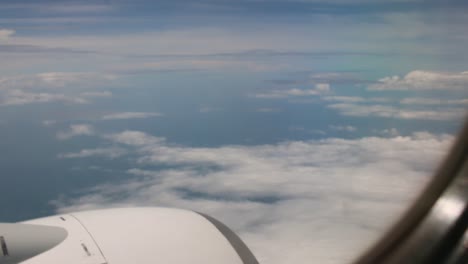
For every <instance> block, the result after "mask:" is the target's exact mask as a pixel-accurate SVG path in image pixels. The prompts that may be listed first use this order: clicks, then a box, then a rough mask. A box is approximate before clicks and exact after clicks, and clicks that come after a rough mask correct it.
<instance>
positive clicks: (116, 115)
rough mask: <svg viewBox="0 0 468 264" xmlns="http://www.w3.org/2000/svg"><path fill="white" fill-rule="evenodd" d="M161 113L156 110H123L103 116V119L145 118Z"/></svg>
mask: <svg viewBox="0 0 468 264" xmlns="http://www.w3.org/2000/svg"><path fill="white" fill-rule="evenodd" d="M159 116H161V114H160V113H156V112H121V113H113V114H108V115H105V116H103V117H102V118H101V119H102V120H119V119H143V118H150V117H159Z"/></svg>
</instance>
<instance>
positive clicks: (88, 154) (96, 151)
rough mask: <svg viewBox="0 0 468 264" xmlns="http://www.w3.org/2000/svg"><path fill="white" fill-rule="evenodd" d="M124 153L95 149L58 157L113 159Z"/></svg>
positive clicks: (119, 150) (63, 154)
mask: <svg viewBox="0 0 468 264" xmlns="http://www.w3.org/2000/svg"><path fill="white" fill-rule="evenodd" d="M125 153H126V151H125V150H124V149H122V148H115V147H114V148H95V149H83V150H80V151H79V152H71V153H62V154H59V155H58V157H59V158H62V159H73V158H89V157H104V158H108V159H115V158H118V157H121V156H123V155H125Z"/></svg>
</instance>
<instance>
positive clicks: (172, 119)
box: [0, 0, 468, 264]
mask: <svg viewBox="0 0 468 264" xmlns="http://www.w3.org/2000/svg"><path fill="white" fill-rule="evenodd" d="M441 2H442V3H441ZM465 2H466V1H423V0H390V1H385V2H384V1H371V0H358V1H345V0H333V1H325V0H323V1H322V0H272V1H267V0H264V1H262V0H239V1H227V0H218V1H217V0H199V1H178V0H175V1H166V0H162V1H159V0H158V1H149V0H148V1H146V0H137V1H130V0H116V1H113V0H108V1H48V0H44V1H42V0H40V1H21V0H20V1H13V0H11V1H10V0H2V1H1V2H0V149H1V150H2V151H1V152H0V180H1V183H0V193H1V194H2V199H0V206H1V208H2V210H0V222H14V221H21V220H26V219H31V218H37V217H42V216H47V215H52V214H56V213H63V212H73V211H78V210H88V209H95V208H108V207H128V206H164V207H178V208H185V209H190V210H195V211H199V212H204V213H207V214H209V215H212V216H214V217H216V218H217V219H219V220H221V221H223V222H224V223H226V224H227V225H228V226H230V227H231V228H232V229H233V230H234V231H235V232H236V233H238V234H239V235H240V236H241V237H242V239H243V240H244V241H245V242H246V244H247V245H248V246H249V247H250V248H251V249H252V251H253V253H254V254H255V255H256V257H257V258H258V260H259V261H260V262H261V263H273V264H279V263H324V264H328V263H330V264H332V263H333V264H335V263H346V261H348V262H349V261H351V260H352V259H354V258H356V257H357V256H358V255H359V253H360V252H362V251H363V250H364V249H365V248H366V247H367V246H369V245H371V244H372V242H373V241H375V240H376V239H378V238H379V236H380V235H382V234H383V232H384V231H385V230H386V228H388V227H389V226H390V225H391V224H392V221H394V220H396V219H397V218H398V216H399V215H400V214H401V213H402V212H403V211H404V210H405V209H406V207H407V206H408V205H409V203H410V202H411V201H412V199H414V198H415V197H416V196H417V195H418V190H421V189H422V188H423V187H424V185H425V184H426V183H427V182H428V181H429V180H430V176H431V174H432V173H433V171H434V169H435V168H436V167H437V165H438V164H439V162H440V161H441V160H442V158H443V157H444V155H445V154H446V153H447V151H448V149H449V148H450V144H451V143H452V142H453V140H454V138H455V136H456V133H457V132H458V130H459V129H460V127H461V125H462V121H463V120H464V118H465V114H466V110H467V109H468V108H467V106H468V88H467V87H468V65H467V62H468V54H467V53H466V47H468V27H467V25H468V16H466V13H467V12H468V4H466V3H465Z"/></svg>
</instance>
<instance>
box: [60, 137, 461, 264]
mask: <svg viewBox="0 0 468 264" xmlns="http://www.w3.org/2000/svg"><path fill="white" fill-rule="evenodd" d="M103 137H104V138H105V139H106V140H107V141H108V143H112V144H114V145H115V147H114V149H107V150H106V151H97V150H82V151H79V152H77V153H76V154H71V153H69V154H66V155H67V156H68V157H70V158H72V157H73V158H79V157H80V156H82V157H87V156H89V155H94V156H106V155H107V157H115V156H116V155H117V154H118V155H120V154H122V153H124V152H126V154H127V155H128V157H129V159H131V160H134V161H135V162H134V167H133V168H131V169H129V170H128V171H127V173H128V174H129V175H130V176H131V177H130V178H129V179H128V180H127V181H126V182H123V183H120V184H113V183H109V184H104V185H100V186H97V187H94V188H93V189H91V190H88V194H86V195H84V196H82V197H79V198H77V199H71V200H57V201H54V202H53V204H55V205H56V206H57V207H58V211H60V212H69V211H76V210H83V209H91V208H103V207H111V206H143V205H148V206H170V207H180V208H187V209H192V210H197V211H202V212H205V213H208V214H210V215H213V216H215V217H217V218H219V219H221V220H222V221H224V222H226V223H227V224H228V225H229V226H231V227H232V228H233V229H234V230H235V231H236V232H238V233H239V234H240V235H241V236H242V237H243V238H244V239H245V241H246V242H247V244H248V245H249V246H250V247H251V248H252V249H253V251H254V253H255V254H256V256H257V257H258V258H259V260H260V261H261V262H265V263H267V262H268V263H309V262H310V261H314V260H317V261H320V262H321V263H343V262H346V261H350V260H352V259H353V258H354V257H356V255H357V254H358V253H359V252H361V251H362V250H363V249H364V248H365V247H366V246H367V245H369V244H370V243H372V241H373V240H375V239H377V238H378V237H379V236H380V235H381V234H382V232H383V231H384V230H385V228H387V227H388V225H389V224H390V223H391V221H392V220H395V219H396V218H397V217H398V215H399V214H400V213H401V212H402V211H403V210H404V209H405V208H406V206H407V205H408V203H409V201H411V200H412V199H413V198H414V197H415V195H417V193H418V190H419V189H421V187H422V186H424V184H425V183H426V182H427V181H428V179H429V176H430V175H431V173H432V171H433V169H434V166H435V164H437V163H438V161H439V160H440V159H441V158H442V156H443V155H444V154H445V152H446V151H447V148H448V146H449V145H450V143H451V142H452V139H453V137H451V136H436V135H433V134H429V133H427V132H422V133H414V134H413V135H411V136H406V137H402V136H396V137H391V138H383V137H365V138H360V139H354V140H345V139H333V138H329V139H324V140H317V141H287V142H282V143H278V144H275V145H260V146H221V147H216V148H201V147H185V146H180V145H174V144H171V143H169V142H167V141H166V140H165V139H164V138H160V137H155V136H152V135H148V134H146V133H143V132H139V131H124V132H121V133H115V134H108V135H103ZM122 149H125V151H124V150H122ZM88 154H89V155H88ZM64 157H65V156H64ZM161 166H162V167H161ZM156 167H159V169H156ZM161 168H162V169H161ZM357 238H359V239H357ZM358 241H359V242H358Z"/></svg>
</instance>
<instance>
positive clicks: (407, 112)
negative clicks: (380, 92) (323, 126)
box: [327, 103, 466, 120]
mask: <svg viewBox="0 0 468 264" xmlns="http://www.w3.org/2000/svg"><path fill="white" fill-rule="evenodd" d="M327 107H328V108H331V109H335V110H337V111H338V112H339V113H340V114H342V115H345V116H363V117H364V116H376V117H386V118H397V119H420V120H457V119H458V120H461V119H462V118H463V117H464V115H465V112H466V110H465V109H463V108H448V109H441V110H412V109H403V108H398V107H395V106H390V105H360V104H351V103H340V104H330V105H328V106H327Z"/></svg>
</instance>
